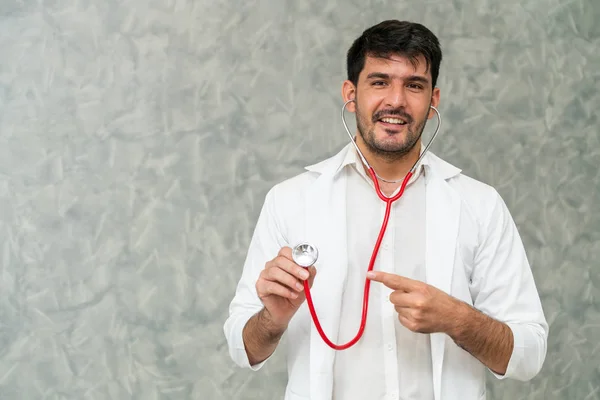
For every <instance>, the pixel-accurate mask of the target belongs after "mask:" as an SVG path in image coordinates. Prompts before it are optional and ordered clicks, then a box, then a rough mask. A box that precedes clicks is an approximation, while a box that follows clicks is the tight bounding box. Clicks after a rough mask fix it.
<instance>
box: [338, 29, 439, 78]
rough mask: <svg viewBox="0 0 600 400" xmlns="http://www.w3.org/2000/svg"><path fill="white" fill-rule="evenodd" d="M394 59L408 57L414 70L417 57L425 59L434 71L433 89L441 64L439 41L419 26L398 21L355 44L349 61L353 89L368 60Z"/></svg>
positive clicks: (370, 30)
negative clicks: (396, 56) (392, 57)
mask: <svg viewBox="0 0 600 400" xmlns="http://www.w3.org/2000/svg"><path fill="white" fill-rule="evenodd" d="M391 55H400V56H403V57H407V58H408V59H409V60H410V61H411V63H412V64H413V65H414V66H416V62H417V57H418V56H420V55H422V56H423V57H424V58H425V60H426V62H427V65H426V67H427V68H430V71H431V78H432V88H434V87H435V85H436V83H437V78H438V75H439V71H440V63H441V62H442V50H441V47H440V43H439V40H438V38H437V37H436V36H435V35H434V34H433V32H431V31H430V30H429V29H427V28H426V27H425V26H423V25H421V24H419V23H415V22H409V21H398V20H387V21H383V22H380V23H378V24H377V25H374V26H372V27H370V28H368V29H367V30H365V31H364V32H363V33H362V35H361V36H360V37H358V38H357V39H356V40H355V41H354V43H353V44H352V46H351V47H350V49H349V50H348V54H347V57H346V68H347V73H348V80H349V81H351V82H352V83H353V84H354V85H356V84H357V83H358V76H359V75H360V72H361V71H362V70H363V68H364V66H365V60H366V58H367V56H371V57H377V58H387V57H390V56H391Z"/></svg>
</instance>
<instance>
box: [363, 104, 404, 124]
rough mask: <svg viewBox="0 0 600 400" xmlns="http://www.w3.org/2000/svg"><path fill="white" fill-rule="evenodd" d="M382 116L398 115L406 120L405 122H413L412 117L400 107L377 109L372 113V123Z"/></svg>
mask: <svg viewBox="0 0 600 400" xmlns="http://www.w3.org/2000/svg"><path fill="white" fill-rule="evenodd" d="M384 117H400V118H402V119H403V120H405V121H406V123H407V124H410V123H412V122H413V118H412V117H411V116H410V115H409V114H407V113H406V111H404V110H403V109H401V108H397V109H395V110H379V111H377V112H376V113H375V114H373V123H375V122H377V121H378V120H380V119H381V118H384Z"/></svg>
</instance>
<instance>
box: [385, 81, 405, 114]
mask: <svg viewBox="0 0 600 400" xmlns="http://www.w3.org/2000/svg"><path fill="white" fill-rule="evenodd" d="M404 89H405V88H404V85H402V84H393V85H391V86H390V89H389V90H388V92H387V93H386V97H385V104H386V107H391V108H399V107H404V106H406V93H405V91H404Z"/></svg>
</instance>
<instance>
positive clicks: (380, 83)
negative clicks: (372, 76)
mask: <svg viewBox="0 0 600 400" xmlns="http://www.w3.org/2000/svg"><path fill="white" fill-rule="evenodd" d="M385 84H386V82H385V81H373V83H372V85H373V86H383V85H385Z"/></svg>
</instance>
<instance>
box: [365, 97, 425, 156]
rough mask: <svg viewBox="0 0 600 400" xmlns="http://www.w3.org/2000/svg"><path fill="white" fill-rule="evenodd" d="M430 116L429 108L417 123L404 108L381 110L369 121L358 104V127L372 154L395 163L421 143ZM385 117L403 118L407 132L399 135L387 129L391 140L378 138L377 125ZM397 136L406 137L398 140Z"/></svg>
mask: <svg viewBox="0 0 600 400" xmlns="http://www.w3.org/2000/svg"><path fill="white" fill-rule="evenodd" d="M428 114H429V108H428V109H427V113H426V114H425V116H424V117H423V118H421V119H419V120H417V121H415V120H414V118H413V117H412V116H411V115H409V114H408V113H407V112H406V111H404V109H403V108H397V109H386V110H380V111H378V112H376V113H375V114H373V116H372V117H371V118H370V119H369V118H368V117H367V116H366V115H363V114H362V113H361V112H360V110H359V108H358V103H356V127H357V129H358V133H359V134H360V136H361V137H362V139H363V141H364V142H365V144H366V145H367V147H368V148H369V151H370V152H372V153H374V154H377V155H378V156H380V157H382V158H384V159H386V160H388V161H395V160H399V159H401V158H403V157H404V156H406V155H407V154H408V153H410V151H411V150H412V149H413V148H414V147H415V145H416V144H417V143H418V142H419V139H420V138H421V135H422V133H423V130H424V129H425V124H426V123H427V115H428ZM383 116H388V117H394V116H397V117H401V118H403V119H404V120H405V121H406V125H404V126H403V128H405V132H403V133H397V132H393V131H391V130H389V129H386V130H385V131H386V132H387V133H388V135H390V136H389V139H391V140H386V138H377V135H376V134H375V124H376V123H377V121H378V120H379V119H380V118H381V117H383ZM396 135H404V137H403V140H397V138H396V137H395V136H396Z"/></svg>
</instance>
